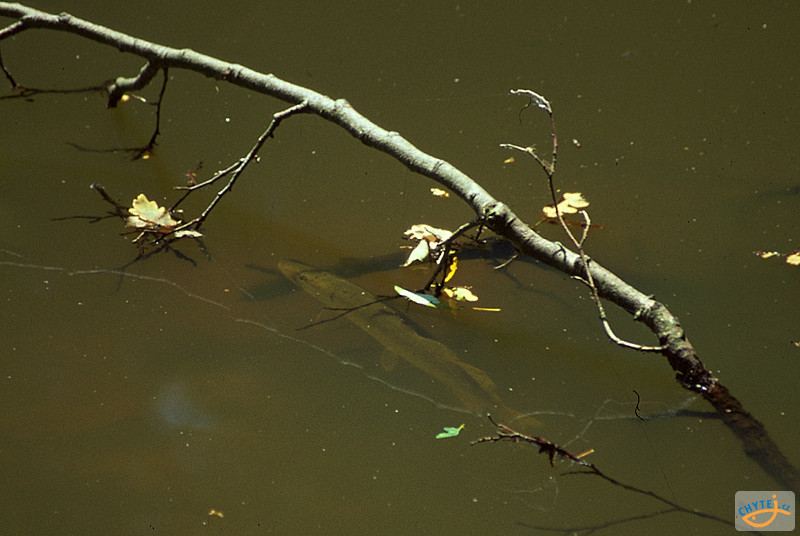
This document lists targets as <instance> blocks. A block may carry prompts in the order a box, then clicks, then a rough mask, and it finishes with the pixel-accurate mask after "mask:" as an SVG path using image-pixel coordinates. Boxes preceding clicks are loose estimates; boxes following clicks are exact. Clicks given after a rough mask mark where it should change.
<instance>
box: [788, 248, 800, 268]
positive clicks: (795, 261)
mask: <svg viewBox="0 0 800 536" xmlns="http://www.w3.org/2000/svg"><path fill="white" fill-rule="evenodd" d="M786 263H787V264H791V265H792V266H800V250H798V251H795V252H794V253H790V254H789V255H787V256H786Z"/></svg>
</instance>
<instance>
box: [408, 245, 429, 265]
mask: <svg viewBox="0 0 800 536" xmlns="http://www.w3.org/2000/svg"><path fill="white" fill-rule="evenodd" d="M430 254H431V248H430V246H428V241H427V240H420V241H419V244H417V247H415V248H414V249H413V250H411V254H410V255H409V256H408V259H406V262H405V263H404V264H403V266H409V265H411V264H414V263H415V262H423V261H426V260H427V259H428V257H430Z"/></svg>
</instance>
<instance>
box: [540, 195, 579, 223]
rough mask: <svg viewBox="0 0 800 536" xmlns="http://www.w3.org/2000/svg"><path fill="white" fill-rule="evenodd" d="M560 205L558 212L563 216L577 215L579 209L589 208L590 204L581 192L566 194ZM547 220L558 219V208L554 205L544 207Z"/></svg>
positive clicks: (543, 211) (543, 210)
mask: <svg viewBox="0 0 800 536" xmlns="http://www.w3.org/2000/svg"><path fill="white" fill-rule="evenodd" d="M561 198H562V199H561V201H559V203H558V210H559V212H561V214H575V213H576V212H578V210H579V209H583V208H586V207H588V206H589V202H588V201H587V200H586V199H584V198H583V195H581V193H580V192H564V193H563V195H562V196H561ZM542 213H543V214H544V216H545V218H557V217H558V216H557V214H556V208H555V207H554V206H553V205H546V206H544V207H542Z"/></svg>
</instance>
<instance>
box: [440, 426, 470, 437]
mask: <svg viewBox="0 0 800 536" xmlns="http://www.w3.org/2000/svg"><path fill="white" fill-rule="evenodd" d="M462 428H464V425H463V424H462V425H461V426H458V427H455V426H445V427H444V432H439V433H438V434H436V439H446V438H448V437H456V436H457V435H458V434H460V433H461V429H462Z"/></svg>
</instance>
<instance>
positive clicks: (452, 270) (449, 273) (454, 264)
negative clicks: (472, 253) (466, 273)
mask: <svg viewBox="0 0 800 536" xmlns="http://www.w3.org/2000/svg"><path fill="white" fill-rule="evenodd" d="M456 270H458V258H457V257H452V258H451V259H450V267H449V268H448V269H447V275H446V276H445V278H444V282H445V283H447V282H448V281H450V280H451V279H453V276H454V275H456Z"/></svg>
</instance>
